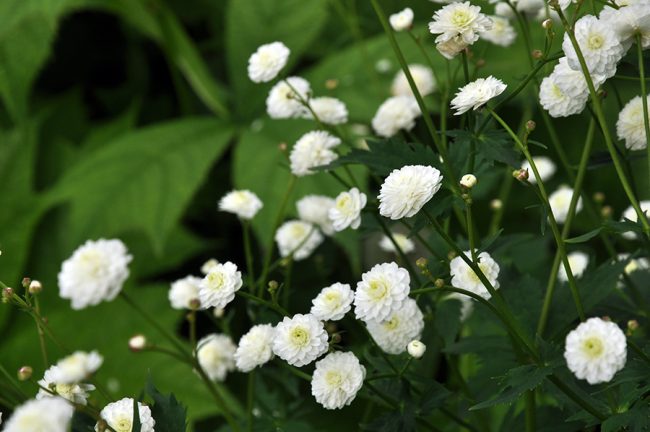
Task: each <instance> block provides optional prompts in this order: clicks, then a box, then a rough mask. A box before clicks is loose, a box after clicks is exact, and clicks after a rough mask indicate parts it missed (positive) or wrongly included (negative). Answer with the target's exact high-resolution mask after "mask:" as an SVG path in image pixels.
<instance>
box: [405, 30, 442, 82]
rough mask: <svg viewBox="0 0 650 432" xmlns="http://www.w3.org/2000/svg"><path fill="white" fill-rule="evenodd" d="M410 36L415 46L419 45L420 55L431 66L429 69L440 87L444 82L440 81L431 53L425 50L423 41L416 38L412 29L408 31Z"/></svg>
mask: <svg viewBox="0 0 650 432" xmlns="http://www.w3.org/2000/svg"><path fill="white" fill-rule="evenodd" d="M408 34H409V36H410V37H411V39H412V40H413V42H415V44H416V45H417V47H418V49H419V50H420V53H421V54H422V57H424V59H425V60H426V61H427V64H428V65H429V68H430V69H431V72H432V73H433V77H434V78H435V80H436V83H438V85H440V83H442V81H441V80H440V77H439V76H438V72H437V70H436V67H434V66H433V61H431V57H430V56H429V53H428V52H427V50H426V49H425V48H424V45H422V40H421V39H420V38H419V37H417V36H415V35H414V34H413V31H412V30H411V29H409V30H408Z"/></svg>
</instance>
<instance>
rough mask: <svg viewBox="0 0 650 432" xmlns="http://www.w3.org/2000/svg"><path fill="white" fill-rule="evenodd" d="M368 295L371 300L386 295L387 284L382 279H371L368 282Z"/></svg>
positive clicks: (379, 298)
mask: <svg viewBox="0 0 650 432" xmlns="http://www.w3.org/2000/svg"><path fill="white" fill-rule="evenodd" d="M368 295H369V296H370V297H371V298H372V299H373V300H381V299H383V298H384V297H386V295H388V284H387V283H386V281H385V280H383V279H373V280H371V281H370V283H369V284H368Z"/></svg>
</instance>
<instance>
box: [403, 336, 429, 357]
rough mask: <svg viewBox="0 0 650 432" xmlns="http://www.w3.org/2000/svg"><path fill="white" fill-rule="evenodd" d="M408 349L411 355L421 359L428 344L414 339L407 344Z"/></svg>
mask: <svg viewBox="0 0 650 432" xmlns="http://www.w3.org/2000/svg"><path fill="white" fill-rule="evenodd" d="M406 350H407V351H408V353H409V355H410V356H411V357H413V358H415V359H419V358H422V356H423V355H424V352H425V351H426V350H427V346H426V345H425V344H423V343H422V342H420V341H419V340H417V339H414V340H412V341H411V342H409V344H408V345H407V346H406Z"/></svg>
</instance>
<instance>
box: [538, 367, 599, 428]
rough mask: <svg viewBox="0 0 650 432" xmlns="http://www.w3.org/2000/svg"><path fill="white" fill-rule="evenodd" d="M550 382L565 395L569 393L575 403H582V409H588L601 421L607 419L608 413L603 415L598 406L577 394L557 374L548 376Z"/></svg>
mask: <svg viewBox="0 0 650 432" xmlns="http://www.w3.org/2000/svg"><path fill="white" fill-rule="evenodd" d="M547 378H548V380H549V381H550V382H552V383H553V384H554V385H555V386H556V387H557V388H558V389H560V390H561V391H562V393H564V394H565V395H567V396H568V397H569V398H570V399H571V400H573V401H574V402H575V403H577V404H578V405H580V406H581V407H582V409H584V410H585V411H587V412H588V413H589V414H591V415H592V416H594V417H596V418H597V419H598V420H600V421H604V420H606V419H607V416H606V415H603V414H602V413H601V412H600V411H599V410H598V409H597V408H595V407H593V406H591V404H589V402H587V401H585V400H584V399H582V398H581V397H580V395H578V394H576V393H575V392H574V391H573V390H571V388H570V387H569V386H568V385H566V384H565V383H564V381H562V380H561V379H559V378H558V377H556V376H555V375H551V376H549V377H547Z"/></svg>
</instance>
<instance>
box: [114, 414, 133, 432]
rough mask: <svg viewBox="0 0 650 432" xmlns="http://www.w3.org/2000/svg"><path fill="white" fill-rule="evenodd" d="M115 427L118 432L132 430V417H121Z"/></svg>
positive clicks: (129, 431)
mask: <svg viewBox="0 0 650 432" xmlns="http://www.w3.org/2000/svg"><path fill="white" fill-rule="evenodd" d="M113 428H114V429H115V430H116V431H117V432H131V429H132V428H133V425H132V424H131V419H128V418H126V417H124V418H121V419H119V420H118V421H117V423H116V424H115V426H113Z"/></svg>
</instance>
